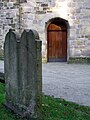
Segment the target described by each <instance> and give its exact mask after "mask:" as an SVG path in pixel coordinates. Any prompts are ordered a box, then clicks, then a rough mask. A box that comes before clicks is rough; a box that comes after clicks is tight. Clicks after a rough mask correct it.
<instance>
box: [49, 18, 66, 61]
mask: <svg viewBox="0 0 90 120" xmlns="http://www.w3.org/2000/svg"><path fill="white" fill-rule="evenodd" d="M66 22H67V21H65V20H63V19H60V18H54V19H52V20H50V21H49V24H48V27H47V61H48V62H50V61H51V62H57V61H58V62H66V61H67V24H66Z"/></svg>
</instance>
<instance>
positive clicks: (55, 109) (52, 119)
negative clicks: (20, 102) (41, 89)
mask: <svg viewBox="0 0 90 120" xmlns="http://www.w3.org/2000/svg"><path fill="white" fill-rule="evenodd" d="M4 103H5V85H4V84H2V83H0V120H27V119H25V118H20V117H19V116H16V115H15V114H13V113H12V112H11V111H10V110H7V109H6V108H5V106H4V105H3V104H4ZM42 120H90V107H85V106H80V105H77V104H74V103H72V102H67V101H65V100H63V99H55V98H53V97H50V96H46V95H43V98H42Z"/></svg>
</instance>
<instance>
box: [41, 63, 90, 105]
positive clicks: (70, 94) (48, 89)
mask: <svg viewBox="0 0 90 120" xmlns="http://www.w3.org/2000/svg"><path fill="white" fill-rule="evenodd" d="M43 93H44V94H46V95H51V96H54V97H56V98H63V99H65V100H68V101H72V102H76V103H79V104H81V105H85V106H90V65H85V64H84V65H81V64H67V63H63V62H62V63H61V62H58V63H53V62H52V63H47V64H43Z"/></svg>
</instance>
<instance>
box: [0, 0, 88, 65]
mask: <svg viewBox="0 0 90 120" xmlns="http://www.w3.org/2000/svg"><path fill="white" fill-rule="evenodd" d="M9 29H14V30H15V31H17V32H19V33H21V32H22V31H23V30H24V29H35V30H36V31H38V33H39V36H40V40H41V41H42V58H43V60H44V61H47V62H48V61H60V62H61V61H67V62H69V61H70V62H74V61H76V62H79V61H83V62H86V63H88V62H89V61H90V2H89V0H14V1H13V0H0V56H2V55H3V54H2V51H3V44H4V40H5V35H6V33H7V32H8V30H9Z"/></svg>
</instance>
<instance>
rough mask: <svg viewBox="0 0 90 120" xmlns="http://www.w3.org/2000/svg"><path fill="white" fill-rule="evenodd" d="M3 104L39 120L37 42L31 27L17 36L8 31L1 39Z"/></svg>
mask: <svg viewBox="0 0 90 120" xmlns="http://www.w3.org/2000/svg"><path fill="white" fill-rule="evenodd" d="M4 47H5V52H4V55H5V56H4V58H5V83H6V106H7V107H8V108H10V109H11V110H13V111H14V112H15V113H17V114H20V115H21V116H22V117H27V118H28V119H30V120H31V119H34V118H35V119H38V120H40V119H41V104H42V103H41V97H42V63H41V41H40V40H39V36H38V33H37V32H36V31H34V30H24V32H23V33H22V35H21V38H20V37H18V35H17V34H16V33H15V32H13V31H12V30H10V31H9V32H8V33H7V35H6V38H5V45H4Z"/></svg>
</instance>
